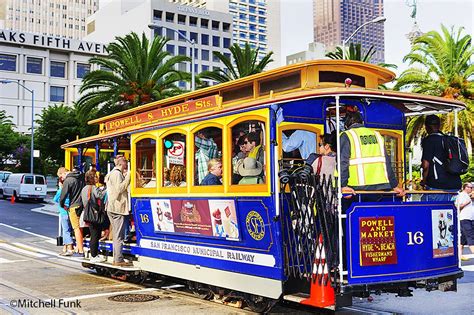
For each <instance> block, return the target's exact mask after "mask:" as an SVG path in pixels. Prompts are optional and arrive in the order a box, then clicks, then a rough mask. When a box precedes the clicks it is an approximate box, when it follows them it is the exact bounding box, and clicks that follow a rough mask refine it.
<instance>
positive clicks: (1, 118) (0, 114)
mask: <svg viewBox="0 0 474 315" xmlns="http://www.w3.org/2000/svg"><path fill="white" fill-rule="evenodd" d="M11 118H13V117H12V116H9V115H7V112H6V111H5V110H0V125H8V126H13V122H12V120H11Z"/></svg>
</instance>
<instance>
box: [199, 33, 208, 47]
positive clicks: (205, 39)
mask: <svg viewBox="0 0 474 315" xmlns="http://www.w3.org/2000/svg"><path fill="white" fill-rule="evenodd" d="M201 45H209V35H207V34H201Z"/></svg>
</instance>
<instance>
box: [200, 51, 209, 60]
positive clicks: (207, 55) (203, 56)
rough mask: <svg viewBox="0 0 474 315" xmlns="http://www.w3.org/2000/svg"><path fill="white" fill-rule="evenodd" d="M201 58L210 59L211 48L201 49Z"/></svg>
mask: <svg viewBox="0 0 474 315" xmlns="http://www.w3.org/2000/svg"><path fill="white" fill-rule="evenodd" d="M201 59H202V60H209V50H207V49H203V50H201Z"/></svg>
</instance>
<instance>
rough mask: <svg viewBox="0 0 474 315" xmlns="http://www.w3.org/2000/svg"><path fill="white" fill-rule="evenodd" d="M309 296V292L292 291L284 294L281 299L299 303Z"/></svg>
mask: <svg viewBox="0 0 474 315" xmlns="http://www.w3.org/2000/svg"><path fill="white" fill-rule="evenodd" d="M308 298H309V294H307V293H294V294H288V295H284V296H283V299H284V300H285V301H290V302H295V303H301V301H303V300H306V299H308Z"/></svg>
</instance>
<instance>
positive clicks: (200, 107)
mask: <svg viewBox="0 0 474 315" xmlns="http://www.w3.org/2000/svg"><path fill="white" fill-rule="evenodd" d="M220 104H221V99H220V97H219V96H218V95H215V96H209V97H205V98H200V99H197V100H192V101H187V102H185V103H181V104H176V105H171V106H165V107H161V108H158V109H154V110H150V111H147V112H143V113H139V114H135V115H130V116H127V117H122V118H118V119H114V120H111V121H107V122H106V123H104V126H103V127H102V126H101V130H104V129H105V131H106V132H109V131H114V130H118V129H123V128H127V127H130V126H135V125H146V124H147V123H151V122H153V121H157V120H163V119H172V118H176V117H180V116H185V115H189V114H191V113H198V112H206V111H208V110H210V109H218V108H219V107H220Z"/></svg>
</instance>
